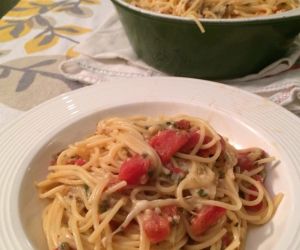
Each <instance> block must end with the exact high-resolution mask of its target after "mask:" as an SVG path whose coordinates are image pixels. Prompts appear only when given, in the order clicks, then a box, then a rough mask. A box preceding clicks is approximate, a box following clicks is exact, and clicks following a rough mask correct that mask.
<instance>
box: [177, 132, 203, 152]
mask: <svg viewBox="0 0 300 250" xmlns="http://www.w3.org/2000/svg"><path fill="white" fill-rule="evenodd" d="M199 138H200V135H199V133H197V132H191V133H189V139H188V141H187V142H186V143H185V144H184V145H183V146H182V147H181V148H180V152H182V153H186V154H188V153H190V152H191V151H192V150H193V148H194V147H195V146H196V145H197V143H198V141H199Z"/></svg>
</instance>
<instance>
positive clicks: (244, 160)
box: [237, 153, 254, 173]
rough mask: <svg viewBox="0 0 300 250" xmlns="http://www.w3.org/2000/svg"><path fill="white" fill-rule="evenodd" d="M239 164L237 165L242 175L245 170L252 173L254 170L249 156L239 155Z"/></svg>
mask: <svg viewBox="0 0 300 250" xmlns="http://www.w3.org/2000/svg"><path fill="white" fill-rule="evenodd" d="M237 158H238V163H237V165H238V166H239V167H240V170H241V173H242V172H244V171H245V170H247V171H251V170H252V169H253V168H254V163H253V161H251V160H250V159H249V157H248V156H247V154H243V153H238V155H237Z"/></svg>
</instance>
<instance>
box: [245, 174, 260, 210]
mask: <svg viewBox="0 0 300 250" xmlns="http://www.w3.org/2000/svg"><path fill="white" fill-rule="evenodd" d="M252 178H253V179H254V180H256V181H259V182H260V183H261V184H263V178H262V177H261V176H260V175H254V176H252ZM250 189H251V190H253V191H257V189H256V188H255V187H254V186H251V187H250ZM245 199H246V200H248V201H253V200H255V199H256V196H255V195H251V194H247V195H246V196H245ZM262 208H263V202H262V201H261V202H260V203H258V204H257V205H255V206H245V209H246V210H247V211H249V212H258V211H260V210H261V209H262Z"/></svg>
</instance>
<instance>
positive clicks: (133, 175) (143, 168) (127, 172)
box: [119, 155, 150, 185]
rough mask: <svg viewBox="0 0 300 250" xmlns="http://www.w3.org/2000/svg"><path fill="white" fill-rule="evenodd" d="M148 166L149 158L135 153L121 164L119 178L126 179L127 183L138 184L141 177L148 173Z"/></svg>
mask: <svg viewBox="0 0 300 250" xmlns="http://www.w3.org/2000/svg"><path fill="white" fill-rule="evenodd" d="M149 167H150V160H149V159H144V158H143V157H142V156H140V155H135V156H133V157H131V158H129V159H128V160H127V161H125V162H123V164H122V165H121V167H120V172H119V179H120V180H124V181H126V182H127V184H129V185H137V184H140V183H141V179H142V177H143V176H144V175H146V174H147V173H148V170H149Z"/></svg>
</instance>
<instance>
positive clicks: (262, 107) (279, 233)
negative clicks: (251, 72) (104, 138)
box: [0, 78, 300, 250]
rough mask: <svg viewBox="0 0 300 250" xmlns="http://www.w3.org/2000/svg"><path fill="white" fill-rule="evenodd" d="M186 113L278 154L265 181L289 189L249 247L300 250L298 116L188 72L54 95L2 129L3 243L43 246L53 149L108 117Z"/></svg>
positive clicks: (0, 202) (274, 190) (244, 144)
mask: <svg viewBox="0 0 300 250" xmlns="http://www.w3.org/2000/svg"><path fill="white" fill-rule="evenodd" d="M175 113H186V114H191V115H196V116H199V117H202V118H204V119H206V120H208V121H209V122H210V123H211V124H212V125H213V127H214V128H215V129H216V130H217V131H218V132H219V133H221V134H223V135H225V136H226V137H228V138H229V139H230V141H231V142H232V143H233V144H234V145H236V146H240V147H247V146H258V147H262V148H263V149H265V150H266V151H267V152H269V153H270V154H272V155H274V156H276V158H277V159H280V164H279V165H278V166H277V167H276V168H274V169H273V170H272V171H269V173H268V174H269V175H268V179H267V184H266V185H267V186H268V188H269V189H270V190H271V192H272V193H277V192H280V191H281V192H283V193H284V194H285V196H284V199H283V202H282V204H281V205H280V207H279V209H278V211H277V213H276V215H275V216H274V218H273V219H272V221H271V222H269V223H268V224H267V225H265V226H263V227H259V228H255V229H253V230H251V232H250V233H249V238H248V241H247V249H248V250H252V249H259V250H264V249H265V250H266V249H273V250H285V249H288V250H292V249H295V250H296V249H300V234H299V227H300V213H299V211H300V199H299V195H298V193H299V190H300V173H299V170H300V157H299V151H300V150H299V148H300V119H299V118H298V117H296V116H294V115H293V114H291V113H290V112H288V111H286V110H284V109H283V108H281V107H279V106H277V105H275V104H273V103H272V102H270V101H268V100H265V99H262V98H260V97H257V96H255V95H252V94H249V93H246V92H243V91H241V90H239V89H235V88H232V87H229V86H226V85H221V84H216V83H212V82H207V81H201V80H194V79H184V78H144V79H136V80H133V79H127V80H124V79H123V80H116V81H113V82H107V83H105V84H101V85H94V86H91V87H85V88H82V89H80V90H77V91H73V92H70V93H67V94H64V95H62V96H59V97H57V98H54V99H52V100H50V101H48V102H46V103H44V104H42V105H40V106H38V107H36V108H34V109H32V110H30V111H29V112H27V113H26V114H25V115H23V116H22V117H20V118H19V119H18V120H17V121H15V122H14V123H13V124H10V125H9V126H7V127H5V128H4V129H2V130H1V131H0V133H1V135H0V149H1V151H0V185H1V188H0V221H1V223H0V249H13V250H18V249H22V250H27V249H46V247H45V238H44V236H43V234H42V229H41V219H40V217H41V207H42V204H41V201H39V200H38V198H37V193H36V190H35V187H34V184H33V182H34V181H36V180H40V179H41V178H44V177H45V176H46V172H47V164H48V162H49V160H50V158H51V155H52V154H53V153H55V152H58V151H59V150H60V149H62V148H64V147H66V146H67V145H68V144H69V143H71V142H74V141H75V140H77V139H79V138H82V137H83V136H84V135H87V134H89V133H90V132H91V131H93V130H94V129H95V126H96V122H97V121H98V120H100V119H101V118H103V117H106V116H115V115H118V116H127V115H130V114H146V115H158V114H175Z"/></svg>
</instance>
